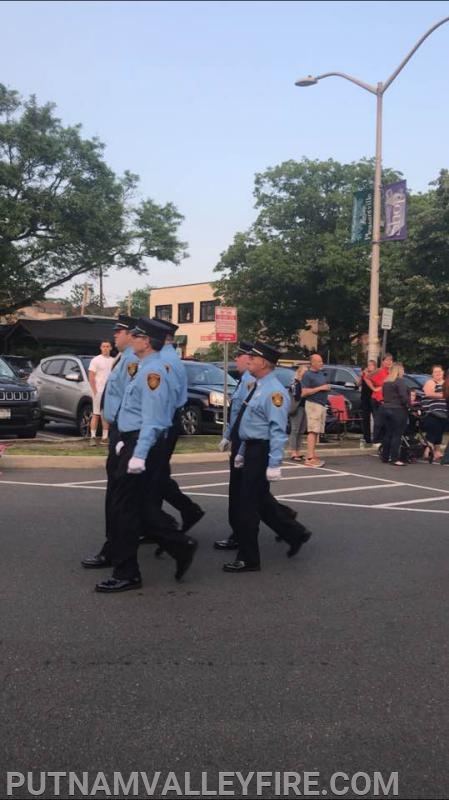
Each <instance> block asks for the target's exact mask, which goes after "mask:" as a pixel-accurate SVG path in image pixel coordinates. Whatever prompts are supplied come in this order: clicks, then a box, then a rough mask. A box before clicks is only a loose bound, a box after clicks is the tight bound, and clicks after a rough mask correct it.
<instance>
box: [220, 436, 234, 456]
mask: <svg viewBox="0 0 449 800" xmlns="http://www.w3.org/2000/svg"><path fill="white" fill-rule="evenodd" d="M230 446H231V442H230V441H229V439H222V440H221V442H220V444H219V445H218V449H219V451H220V453H225V452H226V450H229V448H230Z"/></svg>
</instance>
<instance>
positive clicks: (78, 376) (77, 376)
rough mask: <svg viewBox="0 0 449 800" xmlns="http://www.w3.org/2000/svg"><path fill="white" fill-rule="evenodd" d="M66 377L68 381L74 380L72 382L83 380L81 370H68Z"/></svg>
mask: <svg viewBox="0 0 449 800" xmlns="http://www.w3.org/2000/svg"><path fill="white" fill-rule="evenodd" d="M64 377H65V379H66V381H72V383H79V382H80V381H82V380H83V379H82V377H81V373H80V372H68V373H67V375H64Z"/></svg>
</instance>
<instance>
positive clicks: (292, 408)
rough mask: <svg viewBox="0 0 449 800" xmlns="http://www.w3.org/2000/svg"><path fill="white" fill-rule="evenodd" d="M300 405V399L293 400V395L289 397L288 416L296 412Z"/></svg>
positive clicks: (292, 415)
mask: <svg viewBox="0 0 449 800" xmlns="http://www.w3.org/2000/svg"><path fill="white" fill-rule="evenodd" d="M300 405H301V400H295V398H294V397H291V398H290V408H289V410H288V416H289V417H294V416H295V414H296V412H297V411H298V408H299V406H300Z"/></svg>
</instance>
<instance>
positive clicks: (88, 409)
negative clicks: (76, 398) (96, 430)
mask: <svg viewBox="0 0 449 800" xmlns="http://www.w3.org/2000/svg"><path fill="white" fill-rule="evenodd" d="M91 416H92V403H83V405H82V406H80V407H79V410H78V416H77V418H76V427H77V430H78V435H79V436H82V437H83V439H86V438H87V437H88V436H89V435H90V418H91Z"/></svg>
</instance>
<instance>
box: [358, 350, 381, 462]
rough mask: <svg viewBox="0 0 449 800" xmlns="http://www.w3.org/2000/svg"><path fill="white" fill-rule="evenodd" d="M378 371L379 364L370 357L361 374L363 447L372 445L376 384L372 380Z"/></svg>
mask: <svg viewBox="0 0 449 800" xmlns="http://www.w3.org/2000/svg"><path fill="white" fill-rule="evenodd" d="M376 371H377V364H376V362H375V361H374V359H373V358H370V360H369V361H368V364H367V365H366V367H365V369H364V370H362V374H361V376H360V407H361V411H362V429H363V430H362V433H363V438H362V442H361V445H360V446H361V447H362V446H363V444H365V447H371V415H372V407H371V395H372V393H373V391H374V384H373V383H372V382H371V376H372V375H374V373H375V372H376Z"/></svg>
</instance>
